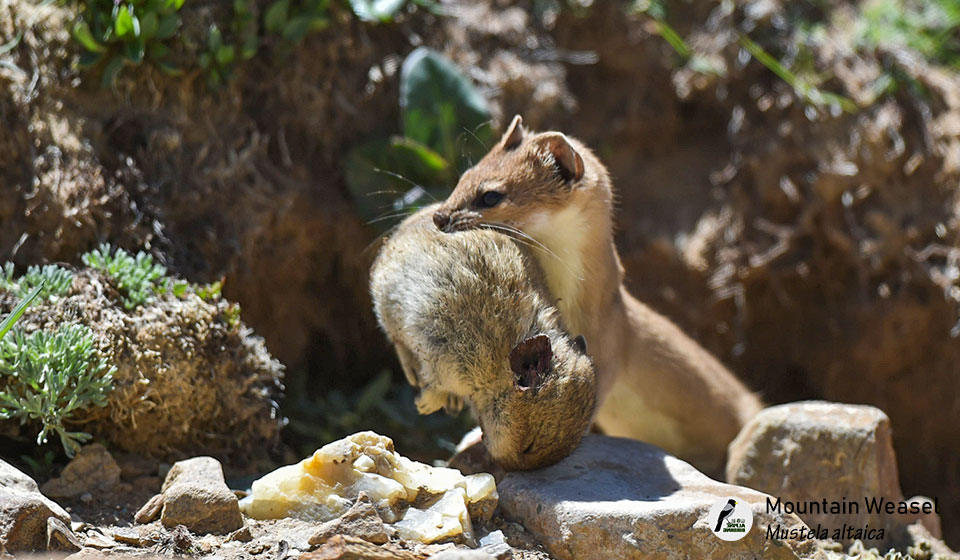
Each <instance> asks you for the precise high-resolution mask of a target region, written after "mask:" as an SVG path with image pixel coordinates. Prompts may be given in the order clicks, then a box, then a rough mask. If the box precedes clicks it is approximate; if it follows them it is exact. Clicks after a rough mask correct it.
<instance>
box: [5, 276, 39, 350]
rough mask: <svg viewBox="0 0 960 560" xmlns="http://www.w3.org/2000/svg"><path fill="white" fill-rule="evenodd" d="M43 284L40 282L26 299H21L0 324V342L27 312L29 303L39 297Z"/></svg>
mask: <svg viewBox="0 0 960 560" xmlns="http://www.w3.org/2000/svg"><path fill="white" fill-rule="evenodd" d="M43 284H44V282H40V285H39V286H37V287H36V288H34V289H33V291H32V292H30V294H29V295H28V296H27V297H25V298H23V301H21V302H20V303H19V304H17V306H16V307H15V308H14V309H13V313H11V314H10V315H7V318H6V319H4V320H3V322H2V323H0V340H2V339H3V337H4V335H6V334H7V332H8V331H9V330H10V329H11V328H13V324H14V323H16V322H17V319H19V318H20V316H21V315H23V312H24V311H26V310H27V307H30V303H31V302H33V300H34V299H36V297H37V296H38V295H40V291H41V290H43Z"/></svg>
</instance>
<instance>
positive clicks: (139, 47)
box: [125, 37, 144, 64]
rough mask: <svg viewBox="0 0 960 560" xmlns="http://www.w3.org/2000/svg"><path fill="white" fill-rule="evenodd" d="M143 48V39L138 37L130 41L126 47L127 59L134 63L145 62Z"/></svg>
mask: <svg viewBox="0 0 960 560" xmlns="http://www.w3.org/2000/svg"><path fill="white" fill-rule="evenodd" d="M143 50H144V48H143V39H141V38H139V37H138V38H136V39H135V40H133V41H130V42H128V43H127V47H126V49H125V51H126V52H125V54H126V57H127V60H129V61H130V62H131V63H133V64H140V63H141V62H143Z"/></svg>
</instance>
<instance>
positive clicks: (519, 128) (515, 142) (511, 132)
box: [500, 115, 523, 150]
mask: <svg viewBox="0 0 960 560" xmlns="http://www.w3.org/2000/svg"><path fill="white" fill-rule="evenodd" d="M521 142H523V119H522V118H520V115H517V116H515V117H513V121H512V122H511V123H510V126H508V127H507V131H506V132H504V133H503V138H501V139H500V146H501V147H502V148H503V149H504V150H512V149H514V148H516V147H517V146H519V145H520V143H521Z"/></svg>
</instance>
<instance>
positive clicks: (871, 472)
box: [0, 402, 960, 560]
mask: <svg viewBox="0 0 960 560" xmlns="http://www.w3.org/2000/svg"><path fill="white" fill-rule="evenodd" d="M371 464H372V463H371ZM825 465H829V467H828V468H827V471H828V472H824V470H825ZM146 466H147V465H146V464H144V463H143V462H139V463H138V462H131V461H126V460H123V459H121V460H120V461H119V462H118V461H117V460H116V459H114V458H113V457H112V456H111V454H110V453H109V452H107V450H106V449H105V448H103V447H102V446H100V445H90V446H86V447H85V448H84V449H83V450H82V451H81V453H80V454H78V455H77V457H76V458H75V459H74V460H73V461H72V462H71V463H70V464H69V465H68V466H67V467H66V468H65V469H64V471H63V472H62V473H61V474H60V476H59V477H57V478H54V479H51V480H50V481H48V482H46V483H45V484H44V485H43V486H42V487H41V488H38V487H37V485H36V483H35V482H34V481H33V480H32V479H30V478H29V477H28V476H26V475H25V474H23V473H22V472H20V471H18V470H16V469H15V468H13V467H11V466H10V465H8V464H6V463H3V462H0V498H2V499H0V504H2V505H0V553H2V552H3V551H5V552H6V554H11V553H22V552H23V551H44V550H46V551H48V552H56V551H62V552H63V553H71V556H70V558H77V559H79V558H99V557H103V556H115V555H131V556H171V555H187V556H202V557H211V558H244V559H246V558H250V559H254V558H256V559H264V558H269V559H281V560H282V559H287V558H290V559H294V558H301V559H304V560H309V559H315V560H319V559H330V560H333V559H350V558H369V559H372V560H381V559H382V560H387V559H391V560H423V559H426V558H435V559H437V560H441V559H446V560H453V559H457V558H459V559H476V560H481V559H484V560H489V559H490V558H498V559H500V560H506V559H509V558H513V559H545V558H558V559H564V560H565V559H576V560H590V559H593V558H596V559H605V558H691V557H693V558H721V557H722V558H734V559H755V558H762V559H765V560H766V559H821V560H827V559H834V558H836V559H839V558H880V557H881V556H882V555H878V553H877V552H876V550H874V551H873V552H870V550H871V549H879V550H881V551H886V550H892V549H896V550H898V551H900V554H901V556H896V555H895V554H894V553H892V552H891V553H890V554H888V555H887V556H885V558H914V559H916V560H931V559H943V560H947V559H951V558H960V555H957V554H955V553H953V552H952V551H951V550H950V549H949V548H948V547H947V546H946V545H945V544H944V543H943V542H942V541H941V540H940V537H941V535H942V530H941V525H940V519H939V516H938V515H937V514H936V513H928V514H904V515H900V514H889V515H888V514H865V513H863V512H857V513H843V514H831V515H814V514H808V513H806V512H805V513H803V514H802V515H797V514H794V513H792V512H787V511H785V510H782V509H780V510H778V509H773V510H771V508H770V506H769V505H768V504H769V502H771V501H773V500H777V501H780V500H782V501H784V502H787V501H792V502H801V501H804V500H814V501H818V500H821V499H826V500H828V501H833V500H841V499H854V498H852V497H853V496H858V497H859V496H866V497H872V498H877V499H879V498H883V499H887V500H893V501H896V502H899V501H903V496H902V493H901V491H900V488H899V484H898V483H897V465H896V458H895V456H894V453H893V448H892V446H891V438H890V423H889V419H888V418H887V417H886V415H884V414H883V413H882V412H881V411H879V410H877V409H875V408H872V407H866V406H852V405H840V404H830V403H824V402H804V403H795V404H789V405H783V406H779V407H774V408H770V409H767V410H765V411H763V412H762V413H761V414H759V415H758V416H757V418H755V419H754V420H753V421H752V422H751V423H750V424H749V425H748V426H746V427H745V428H744V430H743V432H742V433H741V434H740V436H739V437H738V438H737V440H736V441H735V442H734V443H733V445H732V446H731V460H730V462H729V464H728V478H730V480H731V481H732V484H724V483H721V482H717V481H714V480H711V479H710V478H708V477H706V476H705V475H703V474H701V473H699V472H697V471H696V469H694V468H693V467H691V466H690V465H689V464H687V463H684V462H683V461H680V460H679V459H676V458H675V457H671V456H669V455H667V454H665V453H664V452H663V451H661V450H659V449H657V448H655V447H653V446H650V445H647V444H644V443H641V442H637V441H631V440H623V439H617V438H609V437H606V436H600V435H589V436H587V437H586V438H585V439H584V441H583V443H582V444H581V445H580V447H579V448H578V449H577V450H575V451H574V453H573V454H572V455H570V456H569V457H567V458H566V459H564V460H562V461H561V462H560V463H558V464H556V465H553V466H551V467H547V468H544V469H539V470H536V471H529V472H513V473H507V474H505V475H501V477H500V480H499V481H498V484H497V492H498V493H499V502H498V507H497V508H496V510H494V511H493V515H492V518H490V517H489V516H488V515H489V511H488V512H487V514H486V515H485V514H483V513H482V512H479V510H478V512H476V513H474V512H471V515H476V516H477V517H475V518H474V525H473V531H474V533H473V536H474V538H475V541H476V542H472V543H466V542H463V538H460V537H452V538H450V539H446V541H447V542H444V540H441V541H438V542H434V543H431V544H425V543H422V542H417V541H411V540H405V539H401V538H399V537H398V536H397V533H396V531H395V529H394V528H393V527H392V525H391V524H387V523H384V521H383V520H382V519H381V516H380V514H378V510H377V509H375V508H374V507H372V506H371V505H370V501H369V500H368V499H367V498H366V497H365V495H363V494H361V495H360V496H359V497H358V498H357V503H356V504H355V505H354V507H352V508H350V509H349V510H347V511H346V513H344V514H343V515H342V516H341V517H340V518H339V519H334V520H331V521H329V522H326V523H321V522H318V521H305V520H302V519H297V518H282V519H276V520H265V521H264V520H256V519H252V518H249V517H247V516H245V515H243V514H241V508H240V506H239V503H238V496H243V495H245V494H246V492H245V491H243V490H236V489H235V490H231V489H230V487H229V486H228V484H227V483H226V481H225V480H224V477H223V471H222V468H221V466H220V463H219V462H218V461H216V460H215V459H213V458H210V457H196V458H192V459H189V460H184V461H180V462H177V463H176V464H174V465H172V467H169V469H168V470H167V472H166V473H165V474H164V476H162V477H161V476H158V475H160V474H163V473H161V472H156V471H153V472H145V470H144V469H145V467H146ZM161 470H163V469H162V468H161ZM161 479H162V480H163V482H162V484H161ZM41 492H42V493H41ZM764 492H768V493H764ZM51 498H56V500H57V501H56V502H54V501H53V500H51ZM856 499H859V498H856ZM365 500H366V501H365ZM727 500H731V501H734V500H736V501H737V502H740V503H742V504H746V506H747V507H749V510H750V512H751V514H752V521H751V522H750V523H751V524H750V526H748V527H747V528H746V529H747V530H746V534H745V536H744V537H743V538H741V539H739V540H736V541H733V542H727V541H725V540H721V539H720V538H718V537H717V536H716V535H715V534H711V533H712V529H711V526H712V525H713V524H714V521H713V520H712V519H710V518H709V517H710V516H709V514H710V512H711V508H715V506H716V505H717V503H718V502H719V503H720V504H721V505H722V504H723V502H725V501H727ZM924 501H929V499H927V498H923V497H915V498H911V499H910V500H907V502H909V503H923V502H924ZM821 526H822V527H826V530H827V531H828V534H830V535H829V536H828V535H827V534H824V535H820V534H817V535H815V536H813V537H811V536H809V533H810V531H811V529H813V530H814V531H819V530H820V527H821ZM847 526H850V527H852V528H854V529H862V530H863V533H862V534H854V533H850V534H841V535H839V536H837V537H835V538H834V536H833V535H832V532H833V531H835V530H837V528H841V527H844V528H845V527H847ZM870 527H872V528H873V531H872V532H871V531H868V530H867V529H868V528H870ZM771 528H773V529H771ZM770 530H775V531H783V533H780V534H774V535H771V533H770ZM841 530H842V529H841ZM805 535H806V536H805ZM467 545H472V546H467ZM903 554H906V555H907V556H903Z"/></svg>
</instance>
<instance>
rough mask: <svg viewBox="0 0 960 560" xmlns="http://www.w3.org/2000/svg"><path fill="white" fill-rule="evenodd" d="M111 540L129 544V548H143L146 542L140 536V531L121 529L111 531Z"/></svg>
mask: <svg viewBox="0 0 960 560" xmlns="http://www.w3.org/2000/svg"><path fill="white" fill-rule="evenodd" d="M111 534H112V535H113V540H115V541H117V542H118V543H123V544H129V545H131V546H137V547H141V546H145V545H146V544H147V540H146V539H144V538H143V537H142V536H141V535H140V531H138V530H136V529H131V528H121V529H116V530H114V531H111Z"/></svg>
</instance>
